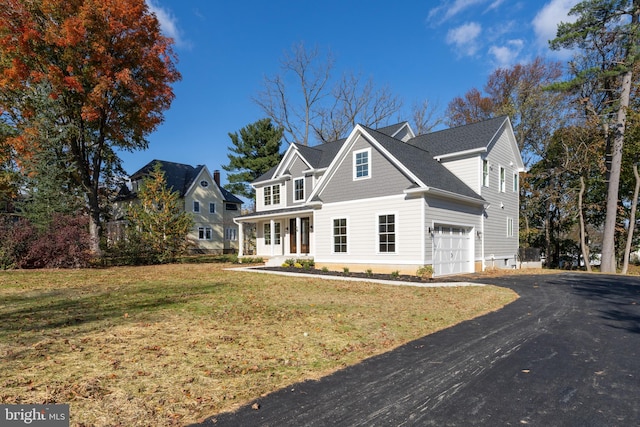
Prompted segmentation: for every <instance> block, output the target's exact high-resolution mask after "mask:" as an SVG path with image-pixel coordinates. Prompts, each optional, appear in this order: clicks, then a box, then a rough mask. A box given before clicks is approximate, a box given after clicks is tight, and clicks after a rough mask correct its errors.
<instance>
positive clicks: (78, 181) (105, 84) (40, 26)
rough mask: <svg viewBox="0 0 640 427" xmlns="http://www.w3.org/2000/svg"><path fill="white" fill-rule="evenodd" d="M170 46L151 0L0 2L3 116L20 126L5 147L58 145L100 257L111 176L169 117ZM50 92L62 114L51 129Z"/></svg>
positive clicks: (16, 150) (28, 151) (20, 151)
mask: <svg viewBox="0 0 640 427" xmlns="http://www.w3.org/2000/svg"><path fill="white" fill-rule="evenodd" d="M172 45H173V41H172V40H171V39H169V38H167V37H165V36H163V35H162V34H161V32H160V25H159V22H158V20H157V18H156V16H155V15H154V14H153V13H151V12H150V11H149V9H148V7H147V5H146V3H145V1H144V0H0V120H2V121H3V122H4V124H5V125H8V126H10V127H12V128H13V129H14V130H15V132H13V134H12V136H10V137H8V138H5V139H4V141H2V143H3V144H4V145H5V146H6V147H8V148H9V149H10V150H11V152H12V153H13V155H15V156H17V157H18V158H21V157H30V156H33V154H34V153H37V152H38V151H39V150H44V149H47V146H48V144H51V143H52V142H51V141H55V144H57V147H56V148H57V149H58V150H57V151H58V152H60V153H64V155H65V156H66V158H65V159H64V160H65V162H66V165H67V167H68V168H69V169H70V170H71V171H73V173H70V174H69V176H70V177H73V178H72V179H73V180H74V181H75V182H74V184H75V185H77V186H78V187H80V188H81V190H82V192H83V193H84V195H85V199H86V201H87V210H88V212H89V216H90V231H91V236H92V240H93V241H92V249H93V250H94V252H96V253H98V254H99V253H100V247H99V238H100V235H101V229H102V227H101V208H100V206H101V202H102V200H101V197H102V193H103V192H102V191H101V186H102V184H103V180H104V177H105V176H109V175H110V174H112V173H113V172H114V171H117V170H118V169H119V168H120V160H119V158H118V156H117V152H116V150H131V151H132V150H138V149H145V148H146V147H147V145H148V142H147V140H146V136H147V135H149V134H150V133H151V132H153V131H154V130H155V129H156V128H157V126H158V125H159V124H160V123H161V122H162V121H163V112H164V111H165V110H167V109H168V108H169V106H170V104H171V102H172V100H173V98H174V94H173V90H172V88H171V84H172V83H174V82H176V81H178V80H179V79H180V74H179V72H178V71H177V70H176V68H175V63H176V56H175V54H174V52H173V50H172ZM42 91H45V92H46V95H47V97H48V98H49V100H52V101H54V102H55V109H56V116H55V118H54V119H53V120H50V123H45V124H46V126H43V123H42V122H41V121H40V122H37V123H36V122H35V118H36V117H38V113H39V109H40V108H42V106H43V105H46V104H47V103H42V102H38V99H39V97H38V95H37V93H36V92H42ZM52 134H55V135H56V138H55V139H51V138H50V135H52Z"/></svg>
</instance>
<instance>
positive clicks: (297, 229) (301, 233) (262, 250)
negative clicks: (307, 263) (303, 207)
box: [236, 211, 315, 265]
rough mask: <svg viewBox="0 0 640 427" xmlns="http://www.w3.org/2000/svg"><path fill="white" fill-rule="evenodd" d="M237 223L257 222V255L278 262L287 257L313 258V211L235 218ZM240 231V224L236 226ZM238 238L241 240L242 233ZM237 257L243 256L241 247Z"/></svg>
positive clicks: (280, 262) (279, 263)
mask: <svg viewBox="0 0 640 427" xmlns="http://www.w3.org/2000/svg"><path fill="white" fill-rule="evenodd" d="M236 222H237V223H238V224H239V225H241V224H242V223H248V222H250V223H254V224H256V235H255V239H256V245H255V247H256V255H257V256H259V257H264V258H267V259H269V260H274V261H272V262H278V264H277V265H281V264H282V262H284V261H285V260H286V259H289V258H299V259H303V258H312V257H313V253H314V249H315V244H314V233H313V213H312V211H302V212H295V215H293V214H292V212H287V214H282V213H281V214H280V215H275V214H273V213H272V214H266V215H259V216H258V215H254V216H250V215H247V216H244V217H238V218H236ZM239 229H240V230H242V229H243V227H239ZM240 234H241V235H240V236H239V238H240V241H244V240H243V239H244V236H243V235H242V232H241V233H240ZM240 246H241V249H240V250H239V253H238V256H239V257H242V256H243V255H244V254H243V253H242V252H243V251H242V246H243V245H240Z"/></svg>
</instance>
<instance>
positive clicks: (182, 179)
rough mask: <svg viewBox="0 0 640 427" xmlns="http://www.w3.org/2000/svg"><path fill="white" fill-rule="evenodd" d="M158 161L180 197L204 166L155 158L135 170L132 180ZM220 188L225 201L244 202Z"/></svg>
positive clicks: (171, 186) (171, 187)
mask: <svg viewBox="0 0 640 427" xmlns="http://www.w3.org/2000/svg"><path fill="white" fill-rule="evenodd" d="M156 162H158V163H160V164H161V165H162V170H163V171H164V175H165V179H166V180H167V187H168V188H170V189H172V190H173V191H177V192H178V193H179V194H180V197H184V195H185V193H186V192H187V190H188V189H189V187H191V184H193V180H195V179H196V178H197V177H198V174H199V173H200V172H201V171H202V168H204V166H203V165H198V166H196V167H193V166H191V165H185V164H183V163H175V162H168V161H166V160H156V159H154V160H152V161H150V162H149V163H147V164H146V165H144V166H143V167H142V168H140V169H139V170H137V171H136V172H134V173H133V174H132V175H131V180H132V181H135V180H139V179H142V178H144V177H146V176H148V175H149V173H150V172H151V171H152V170H153V167H154V165H155V164H156ZM218 188H220V191H221V193H222V196H223V198H224V200H225V202H232V203H244V202H243V201H242V200H241V199H239V198H238V197H236V196H234V195H233V194H232V193H230V192H229V191H227V190H225V189H224V188H222V186H218Z"/></svg>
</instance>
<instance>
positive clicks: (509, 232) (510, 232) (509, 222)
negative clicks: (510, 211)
mask: <svg viewBox="0 0 640 427" xmlns="http://www.w3.org/2000/svg"><path fill="white" fill-rule="evenodd" d="M507 237H513V218H507Z"/></svg>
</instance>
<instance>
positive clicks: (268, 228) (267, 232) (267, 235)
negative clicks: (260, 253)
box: [263, 223, 271, 245]
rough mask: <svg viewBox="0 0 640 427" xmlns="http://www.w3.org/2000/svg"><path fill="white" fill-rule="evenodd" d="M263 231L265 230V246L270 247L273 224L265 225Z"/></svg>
mask: <svg viewBox="0 0 640 427" xmlns="http://www.w3.org/2000/svg"><path fill="white" fill-rule="evenodd" d="M263 230H264V231H263V234H264V244H265V245H270V244H271V223H266V224H264V228H263Z"/></svg>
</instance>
